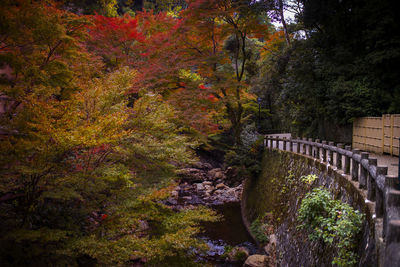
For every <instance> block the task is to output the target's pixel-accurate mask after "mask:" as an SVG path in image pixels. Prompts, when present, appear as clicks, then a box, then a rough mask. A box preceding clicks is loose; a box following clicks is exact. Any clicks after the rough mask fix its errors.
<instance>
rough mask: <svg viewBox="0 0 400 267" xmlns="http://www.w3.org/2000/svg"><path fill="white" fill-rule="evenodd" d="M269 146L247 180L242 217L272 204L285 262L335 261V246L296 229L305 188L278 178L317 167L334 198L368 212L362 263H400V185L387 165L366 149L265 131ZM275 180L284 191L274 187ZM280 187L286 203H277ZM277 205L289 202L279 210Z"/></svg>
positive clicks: (320, 180)
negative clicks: (269, 134) (329, 247)
mask: <svg viewBox="0 0 400 267" xmlns="http://www.w3.org/2000/svg"><path fill="white" fill-rule="evenodd" d="M265 146H266V147H267V148H268V149H266V151H265V157H264V161H263V174H262V175H261V176H260V177H258V178H256V179H250V180H247V181H246V182H245V187H244V193H243V200H242V204H243V211H244V217H245V219H247V220H250V221H253V220H254V219H255V218H257V217H258V216H263V215H264V214H265V212H270V211H271V210H273V211H274V212H275V213H279V214H280V216H281V217H282V218H277V219H278V222H279V223H278V224H277V225H276V227H275V228H276V229H277V232H276V234H277V239H278V245H277V246H278V251H280V252H281V255H278V256H279V257H280V258H281V260H280V263H281V265H283V266H285V265H288V266H301V265H303V266H329V265H330V263H331V260H332V257H333V255H331V254H332V253H333V252H331V251H324V247H323V244H320V243H319V244H318V243H316V242H310V241H308V240H307V238H306V237H307V236H306V235H305V233H301V232H299V231H298V230H297V229H296V213H297V210H298V208H299V205H300V201H299V195H301V194H303V195H304V194H305V192H301V190H299V191H298V192H293V191H290V189H289V192H285V190H286V191H288V189H285V186H286V185H283V186H282V185H281V184H279V183H280V182H281V181H282V180H286V181H289V182H290V183H289V184H293V183H296V180H298V179H299V178H300V177H301V176H302V175H308V174H311V173H313V174H316V175H317V176H318V180H317V183H318V185H323V186H325V187H327V188H329V189H330V191H331V192H332V193H333V194H334V196H335V197H336V198H338V199H341V200H342V201H344V202H347V203H349V204H350V205H352V206H353V207H354V208H356V209H358V210H360V211H361V212H363V213H364V214H365V216H366V217H365V218H366V220H365V223H364V226H363V234H362V238H361V241H360V244H359V251H358V254H359V256H360V262H359V266H400V220H399V219H400V216H399V215H400V213H399V206H400V191H398V190H396V188H395V187H396V186H397V185H396V184H397V177H393V176H388V175H386V174H387V167H385V166H379V165H378V163H377V160H376V159H375V158H369V154H368V153H366V152H361V151H360V150H358V149H354V150H351V148H350V147H348V146H347V147H345V148H343V145H342V144H337V146H335V145H334V144H333V143H332V142H329V143H327V142H326V141H322V142H319V140H315V142H314V141H313V140H311V139H307V140H306V139H304V138H303V139H302V140H301V139H300V138H297V139H294V140H291V139H290V140H287V139H283V138H269V137H267V138H266V139H265ZM278 149H279V150H278ZM288 177H292V179H295V180H294V181H293V180H292V181H290V179H289V180H288ZM276 185H278V186H280V188H279V190H280V191H279V190H276V188H274V187H276ZM278 191H279V192H278ZM277 192H278V194H283V196H281V200H282V199H283V201H284V202H286V204H285V205H280V206H279V203H273V201H274V199H272V198H273V196H274V195H277ZM271 201H272V202H271ZM276 207H280V209H282V207H286V208H283V209H285V210H283V211H282V210H278V211H277V209H276ZM274 215H276V214H274ZM325 249H326V248H325Z"/></svg>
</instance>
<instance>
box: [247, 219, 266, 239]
mask: <svg viewBox="0 0 400 267" xmlns="http://www.w3.org/2000/svg"><path fill="white" fill-rule="evenodd" d="M267 226H268V224H266V223H263V222H262V220H260V219H259V218H257V219H256V220H254V221H253V222H252V223H251V225H250V232H251V233H252V234H253V236H254V238H255V239H256V240H257V241H258V242H260V243H263V244H264V243H267V242H268V235H267Z"/></svg>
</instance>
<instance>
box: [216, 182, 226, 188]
mask: <svg viewBox="0 0 400 267" xmlns="http://www.w3.org/2000/svg"><path fill="white" fill-rule="evenodd" d="M225 187H226V185H224V184H223V183H219V184H217V185H216V186H215V188H216V189H217V190H218V189H224V188H225Z"/></svg>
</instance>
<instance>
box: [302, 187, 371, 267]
mask: <svg viewBox="0 0 400 267" xmlns="http://www.w3.org/2000/svg"><path fill="white" fill-rule="evenodd" d="M363 219H364V216H363V214H360V213H359V211H357V210H354V209H353V208H352V207H350V206H349V205H348V204H346V203H343V202H341V201H340V200H334V199H333V198H332V197H331V195H330V193H329V191H328V190H326V189H324V188H314V189H313V191H312V192H310V193H308V194H307V195H306V197H305V198H304V199H303V200H302V202H301V207H300V209H299V215H298V220H299V221H300V222H301V225H300V226H299V228H300V229H305V230H307V231H308V232H309V239H310V240H322V241H323V242H324V243H326V244H328V245H329V246H331V247H332V248H333V247H337V248H338V253H337V256H336V257H335V258H334V260H333V262H332V264H336V265H338V266H354V265H356V264H357V262H358V256H357V254H356V253H355V248H356V247H357V243H358V236H359V233H360V232H361V226H362V222H363Z"/></svg>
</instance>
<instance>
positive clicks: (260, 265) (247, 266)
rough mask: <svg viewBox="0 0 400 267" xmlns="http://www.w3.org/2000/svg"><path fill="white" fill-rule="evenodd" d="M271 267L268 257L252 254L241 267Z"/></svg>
mask: <svg viewBox="0 0 400 267" xmlns="http://www.w3.org/2000/svg"><path fill="white" fill-rule="evenodd" d="M269 266H273V265H272V264H271V262H270V257H268V256H265V255H259V254H254V255H251V256H249V257H248V258H247V259H246V261H245V263H244V264H243V267H269Z"/></svg>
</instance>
